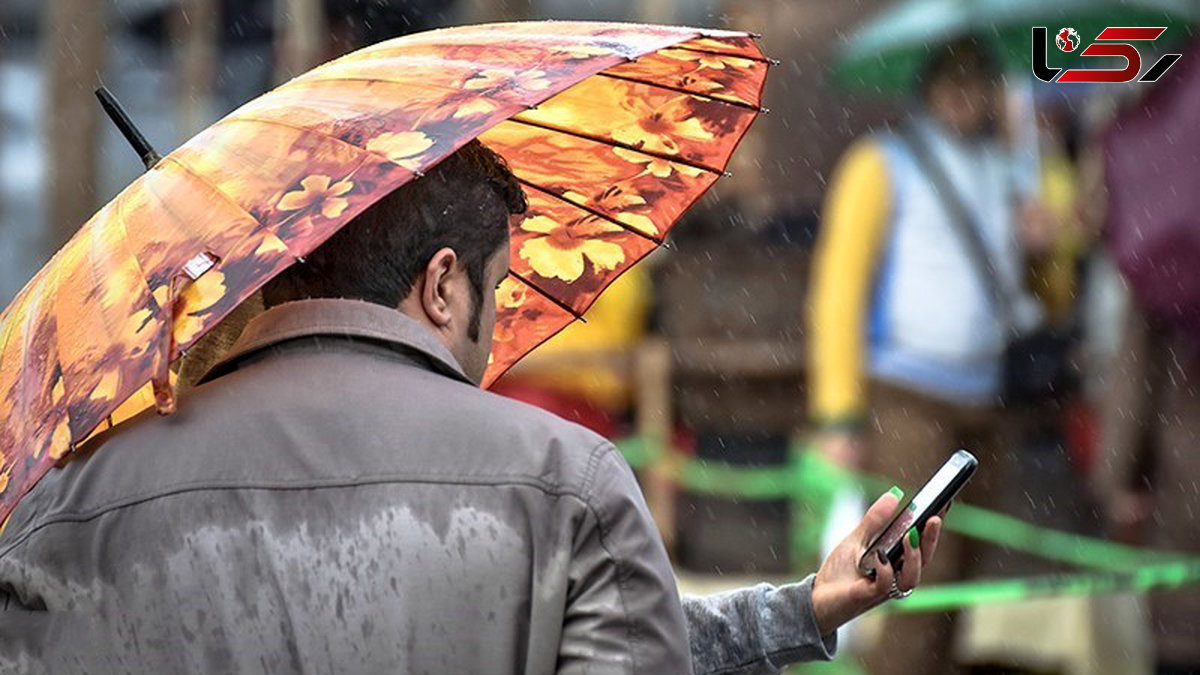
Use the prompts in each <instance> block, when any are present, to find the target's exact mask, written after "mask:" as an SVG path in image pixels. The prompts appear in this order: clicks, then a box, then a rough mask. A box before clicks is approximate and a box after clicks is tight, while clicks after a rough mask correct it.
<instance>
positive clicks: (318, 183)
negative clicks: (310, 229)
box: [276, 175, 354, 218]
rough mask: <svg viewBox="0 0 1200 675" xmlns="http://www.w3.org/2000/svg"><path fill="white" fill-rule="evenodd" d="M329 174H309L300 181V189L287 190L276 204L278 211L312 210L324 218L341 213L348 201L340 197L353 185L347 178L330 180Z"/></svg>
mask: <svg viewBox="0 0 1200 675" xmlns="http://www.w3.org/2000/svg"><path fill="white" fill-rule="evenodd" d="M332 180H333V179H331V178H330V177H329V176H319V175H318V176H309V177H308V178H305V179H304V180H302V181H300V186H301V187H300V189H299V190H295V191H293V192H289V193H287V194H285V195H284V196H283V198H282V199H280V200H279V204H278V205H277V206H276V208H278V209H279V210H280V211H303V210H312V211H316V212H319V213H320V214H321V215H323V216H325V217H326V218H337V217H338V216H340V215H342V212H343V211H345V210H346V207H347V206H350V201H349V200H347V199H345V198H344V197H342V195H344V194H346V193H347V192H349V191H350V189H351V188H353V187H354V183H351V182H350V181H348V180H340V181H338V182H336V183H334V182H332Z"/></svg>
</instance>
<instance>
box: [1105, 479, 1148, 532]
mask: <svg viewBox="0 0 1200 675" xmlns="http://www.w3.org/2000/svg"><path fill="white" fill-rule="evenodd" d="M1153 514H1154V497H1153V496H1152V495H1151V494H1150V493H1149V492H1145V491H1141V490H1129V489H1125V490H1117V491H1115V493H1114V494H1113V495H1112V497H1111V498H1110V499H1109V501H1108V520H1109V523H1111V525H1112V528H1113V537H1114V538H1115V539H1116V540H1117V541H1121V542H1124V543H1126V544H1133V545H1140V544H1144V543H1146V542H1145V533H1146V524H1147V523H1148V522H1149V521H1150V517H1151V516H1152V515H1153Z"/></svg>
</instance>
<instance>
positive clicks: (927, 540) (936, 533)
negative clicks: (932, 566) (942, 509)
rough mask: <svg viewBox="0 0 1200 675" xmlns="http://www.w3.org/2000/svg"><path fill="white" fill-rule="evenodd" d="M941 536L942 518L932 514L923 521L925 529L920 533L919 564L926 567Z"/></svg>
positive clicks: (931, 559)
mask: <svg viewBox="0 0 1200 675" xmlns="http://www.w3.org/2000/svg"><path fill="white" fill-rule="evenodd" d="M941 536H942V519H941V518H938V517H937V516H934V517H933V518H930V519H929V520H928V521H926V523H925V531H924V532H923V533H922V534H921V565H922V566H925V567H928V566H929V563H930V562H932V561H933V554H934V553H935V552H936V551H937V543H938V539H939V538H940V537H941Z"/></svg>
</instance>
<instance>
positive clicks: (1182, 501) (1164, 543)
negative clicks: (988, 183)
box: [1089, 39, 1200, 675]
mask: <svg viewBox="0 0 1200 675" xmlns="http://www.w3.org/2000/svg"><path fill="white" fill-rule="evenodd" d="M1180 51H1182V52H1183V57H1182V58H1181V59H1180V61H1179V63H1178V64H1176V66H1175V67H1173V68H1172V69H1171V71H1170V72H1169V73H1168V74H1167V75H1166V76H1165V77H1164V78H1163V79H1162V80H1161V81H1160V82H1158V83H1156V84H1155V85H1154V86H1153V87H1149V88H1146V89H1141V90H1139V91H1136V93H1137V94H1138V95H1139V96H1138V98H1137V100H1135V101H1129V102H1128V105H1126V106H1125V107H1124V109H1123V110H1121V111H1120V112H1119V113H1118V114H1117V115H1116V118H1115V119H1114V120H1113V122H1112V124H1111V125H1109V127H1108V128H1107V130H1106V132H1105V133H1104V134H1103V138H1102V141H1101V145H1102V148H1103V153H1102V154H1103V160H1104V163H1103V176H1102V178H1101V179H1100V180H1099V181H1098V182H1099V183H1101V185H1102V187H1100V186H1098V187H1100V189H1097V190H1096V195H1095V196H1096V198H1095V199H1092V200H1089V201H1090V202H1092V204H1093V206H1094V207H1095V208H1096V209H1097V210H1099V211H1103V213H1097V214H1094V216H1093V217H1094V218H1095V219H1096V220H1097V222H1099V223H1102V224H1103V228H1104V239H1105V241H1106V243H1107V245H1108V246H1107V249H1108V252H1109V253H1110V254H1111V256H1112V257H1113V260H1114V262H1115V263H1116V265H1117V267H1119V268H1120V271H1121V279H1122V286H1123V288H1124V289H1128V290H1129V291H1131V292H1130V293H1129V294H1128V295H1129V296H1130V297H1129V304H1128V306H1127V308H1126V311H1125V315H1124V320H1123V322H1122V327H1121V330H1120V331H1119V332H1120V335H1121V343H1120V348H1119V349H1118V350H1117V352H1116V353H1115V358H1114V359H1113V361H1112V363H1111V365H1110V367H1109V368H1108V369H1107V370H1106V371H1105V377H1104V391H1103V394H1104V396H1103V397H1102V398H1101V403H1102V407H1101V416H1100V420H1101V430H1102V432H1101V443H1100V457H1099V460H1100V461H1098V462H1097V463H1096V471H1095V474H1094V476H1093V478H1094V487H1095V488H1096V494H1097V500H1098V502H1099V503H1100V504H1102V505H1104V507H1105V509H1104V511H1105V514H1104V515H1106V516H1107V518H1108V524H1109V528H1110V533H1111V534H1112V535H1113V536H1115V537H1116V538H1118V539H1120V540H1122V541H1124V542H1126V543H1129V544H1133V545H1136V546H1146V547H1149V548H1152V549H1157V550H1160V551H1165V552H1172V553H1179V554H1184V555H1191V556H1196V555H1197V554H1200V453H1198V452H1197V439H1198V438H1200V283H1198V281H1200V277H1197V275H1196V271H1195V262H1196V260H1197V256H1198V254H1200V237H1198V236H1197V232H1200V222H1198V216H1197V214H1198V213H1200V194H1198V193H1197V191H1196V189H1195V188H1194V187H1193V186H1192V184H1193V183H1194V182H1195V173H1194V170H1193V169H1194V167H1195V164H1196V158H1197V152H1200V149H1198V148H1200V143H1198V139H1200V131H1197V129H1196V126H1195V124H1194V119H1195V111H1196V106H1197V102H1198V101H1200V42H1197V41H1196V40H1195V39H1193V40H1192V41H1191V44H1189V45H1185V46H1183V47H1182V49H1180ZM1148 600H1149V603H1148V605H1149V607H1148V609H1149V612H1148V616H1147V618H1148V622H1149V629H1150V634H1151V636H1152V638H1153V641H1154V658H1155V661H1156V662H1157V663H1156V670H1157V672H1158V673H1160V674H1162V675H1177V674H1183V673H1200V639H1198V638H1200V587H1197V586H1195V585H1191V586H1188V587H1184V588H1178V589H1165V590H1162V591H1159V592H1155V593H1151V594H1149V596H1148Z"/></svg>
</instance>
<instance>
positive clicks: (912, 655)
mask: <svg viewBox="0 0 1200 675" xmlns="http://www.w3.org/2000/svg"><path fill="white" fill-rule="evenodd" d="M870 406H871V417H872V424H871V428H870V430H869V431H868V434H867V436H868V438H867V442H868V444H869V446H868V448H867V469H868V470H869V471H871V472H872V473H876V474H879V475H881V476H886V477H889V478H891V479H892V480H893V481H894V482H895V483H896V484H897V485H899V486H900V487H901V488H902V489H903V490H904V491H905V494H906V495H912V494H913V491H915V490H918V489H920V487H921V486H922V485H923V484H924V482H925V481H926V480H927V479H928V478H929V477H930V476H932V475H933V472H934V471H935V470H937V468H938V467H939V466H941V464H942V462H944V461H945V460H946V458H947V457H949V456H950V454H951V453H952V452H954V451H955V450H956V449H958V448H960V447H961V448H966V449H967V450H969V451H970V452H971V453H972V454H974V455H975V456H976V457H978V458H979V470H978V471H977V472H976V474H975V476H974V477H973V478H972V479H971V482H970V483H969V484H968V485H967V487H966V488H964V490H963V492H962V494H961V495H960V497H959V500H960V501H965V502H967V503H971V504H977V505H979V506H983V507H987V508H996V507H997V506H998V505H999V503H1000V497H1001V494H1002V492H1001V489H1002V486H1003V485H1004V478H1005V475H1006V474H1007V473H1008V472H1009V465H1010V463H1011V460H1010V458H1011V455H1012V452H1013V442H1014V440H1013V439H1016V438H1017V437H1018V435H1017V434H1016V433H1015V430H1014V429H1012V426H1013V417H1012V416H1010V415H1008V414H1006V413H1004V411H1002V410H1000V409H999V408H995V407H983V408H976V407H966V406H959V405H954V404H951V403H947V402H944V401H941V400H937V399H933V398H930V397H927V396H924V395H921V394H918V393H915V392H912V391H909V390H906V389H901V388H899V387H896V386H892V385H886V384H881V383H873V384H872V385H871V391H870ZM995 552H996V549H995V547H990V546H985V545H982V544H980V543H978V542H974V541H970V540H967V539H965V538H963V537H960V536H958V535H955V534H953V533H949V532H946V533H944V534H943V536H942V538H941V541H940V543H939V545H938V551H937V555H936V557H935V558H934V560H933V563H932V565H931V566H930V567H929V568H928V569H925V570H923V571H922V573H921V583H922V584H923V585H928V584H937V583H942V582H947V581H957V580H961V579H964V578H966V577H967V576H969V575H970V574H971V573H972V572H973V571H975V570H976V569H978V568H979V566H980V563H981V562H982V561H983V559H984V557H985V556H987V555H993V554H994V553H995ZM954 620H955V617H954V615H952V614H947V613H945V612H929V613H922V614H906V615H896V614H892V615H888V616H887V617H886V618H885V619H884V626H883V631H882V634H881V635H880V639H879V641H878V643H877V644H876V645H874V647H873V648H872V649H870V650H869V651H868V652H867V653H866V654H865V656H864V662H865V663H864V665H865V666H866V667H867V670H868V672H870V673H873V674H890V673H896V674H897V675H899V674H905V675H909V674H912V673H953V672H957V668H956V667H955V666H954V662H953V657H952V649H951V648H952V641H953V637H954Z"/></svg>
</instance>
